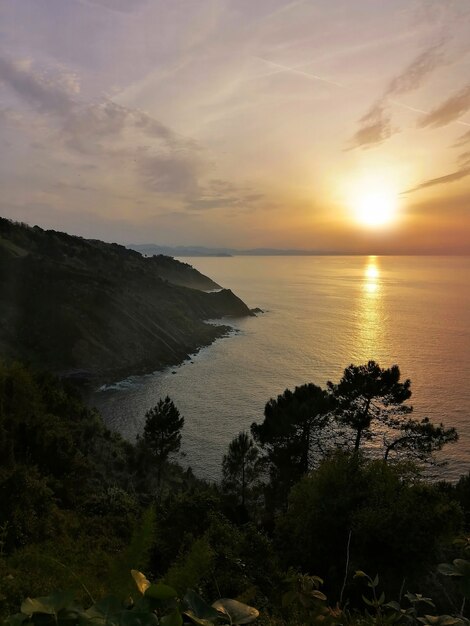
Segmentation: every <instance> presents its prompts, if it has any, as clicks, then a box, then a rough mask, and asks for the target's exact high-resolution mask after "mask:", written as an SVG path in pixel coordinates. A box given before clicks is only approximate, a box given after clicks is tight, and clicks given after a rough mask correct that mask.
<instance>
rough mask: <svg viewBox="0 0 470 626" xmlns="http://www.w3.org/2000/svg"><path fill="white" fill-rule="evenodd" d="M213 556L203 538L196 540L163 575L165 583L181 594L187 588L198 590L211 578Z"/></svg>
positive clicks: (206, 541)
mask: <svg viewBox="0 0 470 626" xmlns="http://www.w3.org/2000/svg"><path fill="white" fill-rule="evenodd" d="M214 558H215V554H214V551H213V550H212V548H211V546H210V544H209V542H208V540H207V539H206V538H205V537H201V538H200V539H196V540H195V541H194V542H193V543H192V545H191V547H190V548H189V551H188V553H187V554H185V555H181V556H180V557H179V558H178V559H177V560H176V561H175V562H174V563H173V565H172V566H171V567H170V569H169V570H168V572H167V573H166V574H165V577H164V579H165V581H166V582H167V583H168V584H169V585H171V586H172V587H174V588H175V589H177V590H178V592H179V593H181V592H182V591H183V590H184V589H187V588H198V587H200V586H201V584H203V583H204V580H205V579H209V580H210V578H211V573H212V571H213V567H214Z"/></svg>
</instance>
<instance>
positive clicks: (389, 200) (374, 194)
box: [353, 190, 398, 228]
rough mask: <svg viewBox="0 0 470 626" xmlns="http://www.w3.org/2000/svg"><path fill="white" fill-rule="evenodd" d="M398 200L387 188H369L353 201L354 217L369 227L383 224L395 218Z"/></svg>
mask: <svg viewBox="0 0 470 626" xmlns="http://www.w3.org/2000/svg"><path fill="white" fill-rule="evenodd" d="M397 209H398V201H397V198H396V196H394V195H393V193H391V192H389V191H388V190H384V191H375V190H371V191H368V192H365V193H362V194H358V196H357V197H356V198H355V199H354V201H353V210H354V215H355V219H356V220H357V221H358V222H359V223H360V224H363V225H364V226H369V227H371V228H374V227H380V226H385V225H387V224H390V223H391V222H393V221H394V220H395V218H396V214H397Z"/></svg>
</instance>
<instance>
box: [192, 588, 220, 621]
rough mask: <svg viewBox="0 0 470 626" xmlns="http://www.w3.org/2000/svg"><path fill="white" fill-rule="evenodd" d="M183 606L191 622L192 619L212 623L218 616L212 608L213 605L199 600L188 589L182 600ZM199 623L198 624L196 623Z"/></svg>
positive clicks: (196, 595) (193, 592) (195, 594)
mask: <svg viewBox="0 0 470 626" xmlns="http://www.w3.org/2000/svg"><path fill="white" fill-rule="evenodd" d="M183 604H184V606H185V607H186V611H185V614H186V615H188V617H190V618H191V619H192V620H193V621H195V619H194V618H197V619H198V620H203V621H206V620H207V621H209V622H212V621H214V620H217V619H218V618H219V617H220V615H219V614H218V613H217V611H216V610H215V609H214V608H213V606H214V605H212V606H211V605H210V604H207V602H206V601H205V600H203V599H202V598H201V596H199V595H198V594H197V593H196V592H195V591H193V590H192V589H188V590H187V592H186V594H185V596H184V598H183ZM197 623H199V622H197Z"/></svg>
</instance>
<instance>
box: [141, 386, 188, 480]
mask: <svg viewBox="0 0 470 626" xmlns="http://www.w3.org/2000/svg"><path fill="white" fill-rule="evenodd" d="M183 425H184V417H181V416H180V412H179V411H178V409H177V408H176V406H175V405H174V403H173V402H172V400H170V398H169V397H168V396H167V397H166V398H165V399H164V400H163V399H161V398H160V400H159V401H158V403H157V404H156V406H154V407H153V408H152V409H149V410H148V411H147V413H146V414H145V425H144V434H143V441H144V443H145V445H146V446H147V449H148V451H149V453H150V454H151V456H152V457H153V460H154V463H155V466H156V468H157V484H158V487H160V485H161V478H162V470H163V466H164V464H165V463H166V462H167V461H168V458H169V457H170V455H171V454H174V453H175V452H178V450H179V449H180V447H181V430H182V428H183Z"/></svg>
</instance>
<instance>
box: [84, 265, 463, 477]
mask: <svg viewBox="0 0 470 626" xmlns="http://www.w3.org/2000/svg"><path fill="white" fill-rule="evenodd" d="M182 260H184V261H185V262H189V263H190V264H191V265H193V266H194V267H195V268H196V269H198V270H199V271H201V272H202V273H203V274H206V275H207V276H210V277H211V278H212V279H214V280H215V281H216V282H217V283H219V284H220V285H222V286H223V287H225V288H230V289H232V291H234V292H235V293H236V294H237V295H238V296H240V297H241V298H242V299H243V300H244V301H245V302H246V303H247V304H248V306H249V307H251V308H254V307H258V308H260V309H261V310H262V311H263V313H259V314H258V315H257V316H256V317H248V318H237V319H235V318H234V319H229V318H224V319H223V320H222V321H223V323H224V324H229V325H230V326H231V327H232V329H233V330H232V332H231V333H229V335H228V336H226V337H224V338H221V339H218V340H217V341H215V342H214V343H213V344H212V345H211V346H208V347H206V348H203V349H201V350H199V351H198V352H197V353H196V354H193V355H191V357H190V359H188V360H187V361H185V362H184V363H182V364H180V365H177V366H175V367H169V368H167V369H165V370H164V371H159V372H155V373H153V374H150V375H147V376H140V377H130V378H128V379H126V380H123V381H116V382H115V383H113V384H110V385H107V386H104V387H101V388H100V389H97V390H95V391H94V392H93V393H92V395H91V397H90V398H89V402H90V403H91V404H92V405H93V406H95V407H96V408H98V409H99V410H100V411H101V413H102V415H103V417H104V419H105V422H106V423H107V425H108V426H109V427H110V428H111V429H114V430H117V431H119V432H120V433H121V434H122V435H123V436H125V437H126V438H128V439H130V440H134V439H135V437H136V435H138V434H139V433H141V432H142V429H143V424H144V421H145V413H146V411H147V410H148V409H150V408H151V407H152V406H154V405H155V404H156V403H157V401H158V400H159V398H161V397H165V396H167V395H168V396H170V398H171V399H172V400H173V401H174V403H175V404H176V406H177V407H178V408H179V410H180V412H181V414H182V415H183V416H184V418H185V424H184V429H183V434H182V435H183V436H182V450H181V455H180V457H179V459H178V460H179V462H180V463H181V464H183V465H184V466H190V467H191V468H192V469H193V471H194V473H195V474H196V475H197V476H199V477H202V478H205V479H208V480H214V481H217V480H219V478H220V476H221V462H222V458H223V455H224V454H225V453H226V451H227V447H228V444H229V443H230V441H231V440H232V439H233V438H234V437H235V436H236V435H237V434H238V433H239V432H240V431H242V430H249V428H250V425H251V424H252V423H253V422H258V423H260V422H262V421H263V411H264V407H265V404H266V402H267V401H268V400H269V399H270V398H275V397H276V396H277V395H279V394H281V393H283V391H284V390H285V389H287V388H289V389H293V388H294V387H295V386H296V385H302V384H304V383H308V382H313V383H315V384H316V385H320V386H325V385H326V382H327V381H333V382H338V381H339V379H340V378H341V375H342V372H343V371H344V368H345V367H347V366H348V365H350V364H351V363H354V364H362V363H365V362H367V361H368V360H371V359H372V360H375V361H377V362H378V363H379V365H380V366H381V367H390V366H391V365H394V364H398V365H399V367H400V371H401V374H402V377H403V379H406V378H409V379H410V380H411V389H412V397H411V399H410V404H412V405H413V407H414V411H413V416H414V417H415V418H417V419H421V418H422V417H425V416H427V417H429V418H430V419H431V421H433V422H439V423H440V422H443V423H444V424H445V426H453V427H455V428H456V429H457V430H458V433H459V436H460V437H459V441H458V442H457V443H455V444H449V445H448V446H447V447H446V448H444V450H443V451H442V452H441V453H440V455H439V460H440V461H445V462H446V465H445V466H444V467H442V468H439V470H438V475H439V476H440V477H442V478H444V479H447V480H451V481H455V480H457V479H458V477H459V476H460V475H462V474H464V473H467V472H469V471H470V257H457V256H433V257H430V256H429V257H423V256H409V257H408V256H366V257H361V256H351V257H348V256H276V257H263V256H260V257H254V256H234V257H197V258H189V259H188V258H185V259H182Z"/></svg>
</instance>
